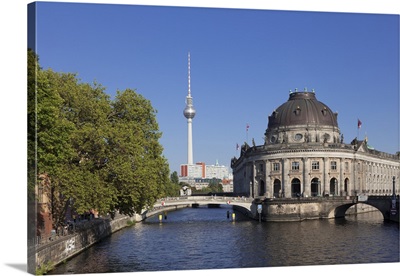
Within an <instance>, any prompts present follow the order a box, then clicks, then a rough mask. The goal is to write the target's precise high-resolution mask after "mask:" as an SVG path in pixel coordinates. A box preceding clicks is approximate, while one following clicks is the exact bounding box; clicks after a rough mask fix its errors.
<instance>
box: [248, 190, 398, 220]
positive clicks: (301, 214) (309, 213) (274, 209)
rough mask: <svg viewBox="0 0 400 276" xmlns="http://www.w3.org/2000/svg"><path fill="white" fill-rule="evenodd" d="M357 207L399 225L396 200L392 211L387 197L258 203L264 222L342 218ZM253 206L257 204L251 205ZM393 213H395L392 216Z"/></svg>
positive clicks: (286, 200)
mask: <svg viewBox="0 0 400 276" xmlns="http://www.w3.org/2000/svg"><path fill="white" fill-rule="evenodd" d="M358 203H363V204H367V205H370V206H373V207H375V208H376V209H378V210H379V211H380V212H381V213H382V215H383V218H384V220H388V221H389V220H390V221H395V222H398V221H399V197H397V202H396V204H395V205H396V206H395V208H392V207H393V206H392V197H391V196H363V197H361V196H353V197H339V196H338V197H327V198H323V197H312V198H296V199H295V198H293V199H286V198H285V199H265V200H263V201H260V200H258V204H261V205H262V219H263V220H264V221H301V220H306V219H321V218H339V217H344V216H345V214H346V211H347V210H348V209H349V208H350V207H351V206H354V205H356V204H358ZM255 204H257V201H255ZM393 210H396V211H395V212H393Z"/></svg>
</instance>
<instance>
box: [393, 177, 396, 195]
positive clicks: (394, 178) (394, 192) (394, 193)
mask: <svg viewBox="0 0 400 276" xmlns="http://www.w3.org/2000/svg"><path fill="white" fill-rule="evenodd" d="M395 180H396V177H395V176H393V190H392V191H393V194H392V195H393V199H395V198H396V190H395V188H396V187H395Z"/></svg>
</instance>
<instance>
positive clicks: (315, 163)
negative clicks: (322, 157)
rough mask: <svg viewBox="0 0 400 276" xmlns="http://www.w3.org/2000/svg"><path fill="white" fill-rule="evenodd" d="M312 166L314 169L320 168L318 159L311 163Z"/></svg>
mask: <svg viewBox="0 0 400 276" xmlns="http://www.w3.org/2000/svg"><path fill="white" fill-rule="evenodd" d="M311 168H312V169H313V170H315V171H316V170H319V162H318V161H312V163H311Z"/></svg>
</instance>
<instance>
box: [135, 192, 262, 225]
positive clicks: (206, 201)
mask: <svg viewBox="0 0 400 276" xmlns="http://www.w3.org/2000/svg"><path fill="white" fill-rule="evenodd" d="M253 200H254V199H253V198H247V197H228V196H185V197H171V198H164V199H160V200H158V201H157V202H156V204H154V207H153V209H151V210H148V211H145V212H143V213H142V214H141V215H142V218H143V220H145V219H146V218H148V217H151V216H154V215H157V214H160V213H163V212H165V211H170V210H177V209H179V208H187V207H198V206H201V205H208V206H219V205H231V206H233V207H234V209H235V210H238V211H240V212H241V213H243V214H245V215H247V216H250V217H252V211H253V212H254V206H253V205H254V204H253V205H252V202H253Z"/></svg>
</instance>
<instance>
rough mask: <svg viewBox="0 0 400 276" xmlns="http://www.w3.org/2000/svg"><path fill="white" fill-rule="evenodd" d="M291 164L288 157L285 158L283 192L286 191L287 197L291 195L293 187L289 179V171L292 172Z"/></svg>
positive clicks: (283, 164) (283, 162)
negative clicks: (291, 187)
mask: <svg viewBox="0 0 400 276" xmlns="http://www.w3.org/2000/svg"><path fill="white" fill-rule="evenodd" d="M289 166H290V164H289V160H288V159H287V158H283V161H282V192H283V193H284V195H285V196H284V197H285V198H290V197H291V189H290V181H289V172H290V167H289Z"/></svg>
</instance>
